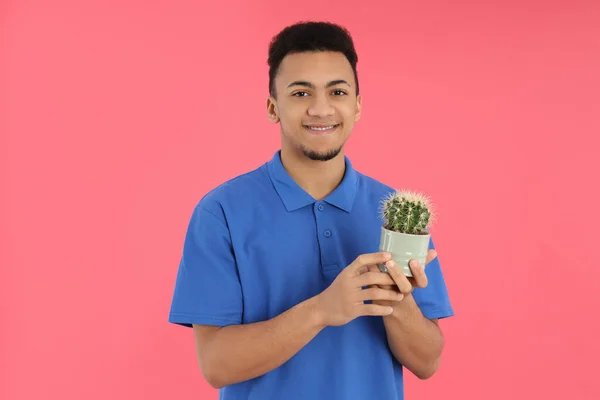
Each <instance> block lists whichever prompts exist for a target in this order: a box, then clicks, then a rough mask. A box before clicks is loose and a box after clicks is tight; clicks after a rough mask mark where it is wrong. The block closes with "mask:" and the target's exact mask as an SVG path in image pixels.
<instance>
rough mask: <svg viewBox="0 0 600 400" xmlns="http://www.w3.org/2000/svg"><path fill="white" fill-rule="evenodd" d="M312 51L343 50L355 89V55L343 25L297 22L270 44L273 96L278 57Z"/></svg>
mask: <svg viewBox="0 0 600 400" xmlns="http://www.w3.org/2000/svg"><path fill="white" fill-rule="evenodd" d="M305 51H308V52H314V51H334V52H340V53H343V54H344V56H346V58H347V59H348V61H349V62H350V65H351V66H352V70H353V71H354V80H355V81H356V94H357V95H358V94H359V91H358V74H357V72H356V63H357V62H358V55H357V54H356V50H355V48H354V42H353V40H352V36H351V35H350V33H349V32H348V30H346V28H344V27H342V26H340V25H337V24H334V23H331V22H298V23H296V24H294V25H290V26H287V27H286V28H284V29H283V30H282V31H281V32H279V33H278V34H277V35H276V36H274V37H273V39H272V40H271V43H270V44H269V60H268V64H269V93H270V94H271V95H272V96H273V97H275V76H276V75H277V71H278V70H279V65H280V64H281V61H282V60H283V59H284V58H285V56H286V55H288V54H293V53H301V52H305Z"/></svg>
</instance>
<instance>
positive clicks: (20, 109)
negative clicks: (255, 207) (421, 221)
mask: <svg viewBox="0 0 600 400" xmlns="http://www.w3.org/2000/svg"><path fill="white" fill-rule="evenodd" d="M284 3H285V5H284ZM0 16H1V20H0V26H1V29H2V30H1V33H2V39H3V40H2V42H1V43H2V47H1V53H0V60H1V62H0V76H1V77H2V80H1V81H0V85H1V86H0V102H1V103H0V111H1V114H0V122H1V125H0V132H1V141H0V149H1V153H0V160H1V172H2V174H1V179H2V181H1V184H2V186H1V187H2V196H1V197H0V201H1V203H0V204H1V208H0V209H1V212H2V214H1V221H2V222H1V224H0V228H1V242H0V243H1V247H0V256H1V259H0V261H1V270H0V271H1V272H0V273H1V275H0V300H1V303H0V304H1V309H0V311H1V320H0V323H1V326H0V328H1V329H0V343H1V348H0V379H1V381H0V398H1V399H6V400H16V399H64V400H75V399H86V400H96V399H109V398H110V399H167V398H169V399H171V398H196V399H201V398H202V399H216V398H217V391H216V390H214V389H212V388H210V387H209V386H208V385H207V384H206V383H205V381H204V380H203V378H202V376H201V374H200V372H199V369H198V367H197V363H196V359H195V351H194V342H193V336H192V331H191V330H187V329H184V328H181V327H177V326H174V325H170V324H168V323H167V314H168V310H169V305H170V301H171V295H172V290H173V284H174V280H175V274H176V270H177V266H178V261H179V257H180V252H181V246H182V241H183V237H184V233H185V228H186V226H187V223H188V219H189V217H190V215H191V211H192V208H193V206H194V205H195V204H196V202H197V201H198V200H199V198H200V197H201V196H202V195H203V194H204V193H206V192H207V191H208V190H209V189H211V188H212V187H214V186H215V185H217V184H219V183H221V182H222V181H224V180H226V179H228V178H230V177H233V176H235V175H237V174H240V173H243V172H246V171H247V170H249V169H251V168H255V167H256V166H258V165H259V164H261V163H263V162H265V161H267V160H268V158H270V157H271V156H272V154H273V152H274V151H275V150H276V149H277V148H278V145H279V131H278V126H275V125H272V124H270V123H269V122H268V121H267V117H266V109H265V99H266V96H267V66H266V57H267V45H268V41H269V39H270V38H271V36H272V35H273V34H275V33H276V32H277V31H278V30H279V29H281V28H282V27H283V26H285V25H287V24H289V23H293V22H296V21H297V20H301V19H328V20H331V21H334V22H339V23H342V24H344V25H346V26H347V27H348V28H349V29H350V30H351V32H352V33H353V35H354V37H355V41H356V46H357V49H358V52H359V57H360V61H359V77H360V80H361V81H360V83H361V90H362V92H363V95H364V103H363V104H364V108H363V119H362V120H361V121H360V122H359V124H358V125H357V127H356V130H355V132H354V136H353V137H352V139H351V140H350V142H349V144H348V148H347V154H348V155H349V156H350V157H351V158H352V160H353V162H354V164H355V166H356V168H358V169H359V170H361V171H362V172H364V173H367V174H369V175H372V176H374V177H376V178H377V179H380V180H382V181H385V182H386V183H389V184H391V185H393V186H395V187H398V188H400V187H405V188H411V189H417V190H423V191H426V192H427V193H428V194H430V195H431V196H432V198H433V199H434V201H435V203H436V205H437V208H438V210H439V222H438V224H437V225H435V226H434V227H433V229H432V231H433V233H434V236H435V237H436V238H437V239H436V247H437V249H438V252H439V257H440V260H441V262H442V265H443V266H444V268H445V274H446V279H447V284H448V287H449V291H450V294H451V297H452V301H453V305H454V307H455V311H456V317H454V318H452V319H449V320H445V321H444V322H443V323H442V327H443V330H444V332H445V337H446V339H447V347H446V351H445V355H444V359H443V363H442V366H441V369H440V370H439V372H438V373H437V374H436V375H435V376H434V377H433V378H432V379H431V380H429V381H425V382H423V381H419V380H417V379H416V378H413V377H412V376H410V377H409V378H408V379H407V383H406V393H407V399H439V398H442V397H443V398H449V399H461V400H467V399H469V400H470V399H477V400H481V399H487V400H496V399H505V398H512V399H529V398H531V396H534V395H538V396H540V397H541V398H544V399H563V398H568V399H598V398H600V384H599V383H598V378H597V373H598V364H597V362H598V361H597V360H598V358H599V357H600V345H599V341H598V335H599V334H600V330H599V328H598V324H597V322H593V321H594V320H595V319H596V318H597V316H598V308H599V307H600V300H599V297H598V294H597V293H598V291H597V290H598V287H599V285H598V279H600V273H599V272H598V269H597V266H598V261H597V260H598V256H597V254H596V253H595V251H594V250H595V249H596V246H597V245H598V243H597V241H598V235H597V233H596V229H597V225H598V222H599V218H598V216H599V213H598V211H597V209H596V207H597V206H598V201H599V200H600V199H599V196H598V191H597V186H598V184H597V180H598V178H597V175H598V171H599V170H600V168H599V166H598V157H599V155H598V154H599V151H598V146H597V136H598V134H599V133H600V122H599V121H600V117H599V114H600V113H599V110H600V101H599V97H598V93H599V92H600V80H599V76H600V73H599V71H600V50H599V49H600V23H598V21H599V17H600V3H599V2H597V1H588V2H586V3H584V2H579V3H577V2H573V1H567V0H565V1H562V2H558V1H554V2H552V1H551V2H541V1H539V2H534V1H510V2H500V1H497V2H491V1H490V2H483V1H470V2H465V1H462V2H450V1H446V2H443V1H419V2H412V1H411V2H408V1H402V2H397V1H379V2H373V1H367V2H364V1H356V2H352V1H350V2H348V1H344V2H342V1H339V2H329V3H324V2H321V1H303V2H298V3H297V4H295V5H294V4H288V3H286V2H281V1H277V2H276V1H259V2H255V1H238V2H232V1H228V2H210V3H208V2H198V1H177V2H174V1H167V0H162V1H158V0H156V1H152V2H148V1H132V0H129V1H124V0H121V1H118V2H100V1H95V2H80V1H59V0H54V1H51V2H47V1H21V2H19V1H4V2H2V5H1V6H0Z"/></svg>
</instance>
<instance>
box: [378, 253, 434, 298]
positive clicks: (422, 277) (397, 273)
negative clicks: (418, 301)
mask: <svg viewBox="0 0 600 400" xmlns="http://www.w3.org/2000/svg"><path fill="white" fill-rule="evenodd" d="M436 257H437V252H436V251H435V250H429V251H428V252H427V257H426V259H425V265H421V263H419V261H417V260H411V261H410V263H409V267H410V270H411V272H412V275H413V276H412V277H408V276H406V275H404V272H402V268H400V266H398V265H396V263H394V261H392V260H390V261H388V262H387V263H386V264H385V265H386V267H387V269H388V271H389V275H390V276H391V277H392V279H393V280H394V283H395V285H389V286H379V287H380V288H383V289H390V290H396V291H399V292H400V293H402V294H404V295H405V296H406V295H409V294H410V293H412V291H413V289H414V288H415V287H417V288H425V287H427V274H426V273H425V267H426V266H427V264H429V263H430V262H431V261H433V260H434V259H435V258H436ZM369 271H379V267H378V266H377V265H371V266H369ZM392 303H393V302H390V301H375V300H374V301H373V304H382V305H387V306H393V305H394V304H392ZM396 305H399V303H398V302H396Z"/></svg>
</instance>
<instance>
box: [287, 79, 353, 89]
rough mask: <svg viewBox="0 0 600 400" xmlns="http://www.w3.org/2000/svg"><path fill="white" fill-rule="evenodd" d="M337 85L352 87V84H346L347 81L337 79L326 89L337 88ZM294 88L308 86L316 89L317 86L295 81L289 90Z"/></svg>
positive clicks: (328, 84) (329, 83)
mask: <svg viewBox="0 0 600 400" xmlns="http://www.w3.org/2000/svg"><path fill="white" fill-rule="evenodd" d="M336 85H348V86H350V84H349V83H348V82H346V81H345V80H343V79H336V80H334V81H331V82H328V83H327V85H326V86H325V87H331V86H336ZM292 86H306V87H309V88H311V89H314V88H315V85H313V84H312V83H310V82H307V81H294V82H292V83H290V84H289V85H288V88H290V87H292Z"/></svg>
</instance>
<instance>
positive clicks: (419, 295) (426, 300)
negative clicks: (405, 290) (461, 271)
mask: <svg viewBox="0 0 600 400" xmlns="http://www.w3.org/2000/svg"><path fill="white" fill-rule="evenodd" d="M429 249H430V250H435V245H434V243H433V239H430V241H429ZM425 274H426V275H427V281H428V283H427V287H425V288H415V289H414V290H413V293H412V294H413V297H414V299H415V302H416V303H417V305H418V306H419V308H420V309H421V312H422V313H423V315H424V316H425V318H427V319H433V318H438V319H441V318H446V317H451V316H453V315H454V310H453V309H452V305H451V303H450V298H449V296H448V290H447V288H446V282H445V280H444V275H443V273H442V269H441V266H440V261H439V257H436V258H435V259H434V260H433V261H431V262H430V263H429V264H427V266H426V267H425Z"/></svg>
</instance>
